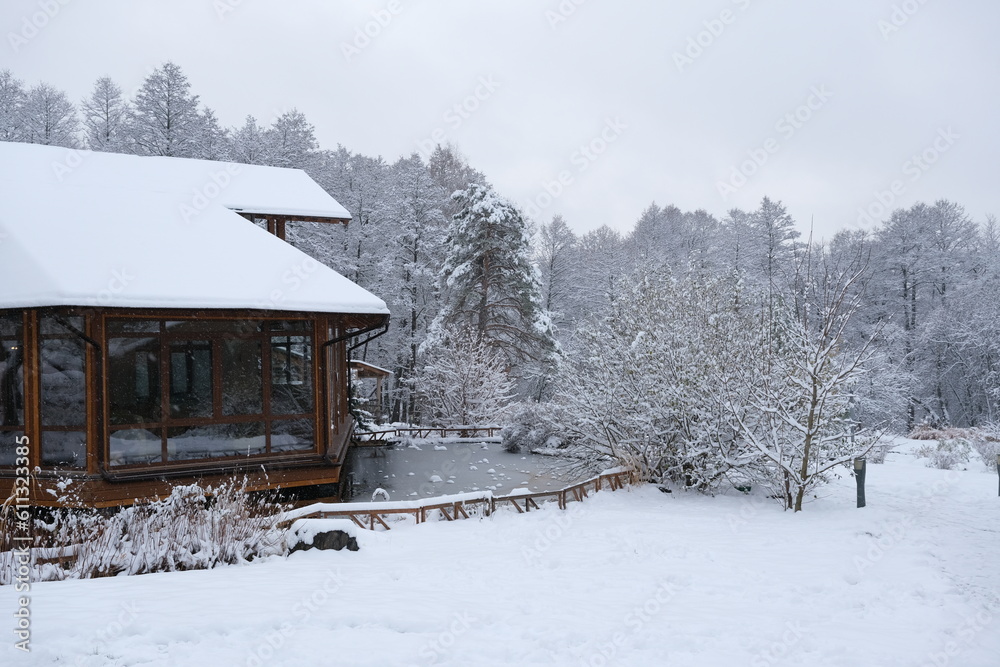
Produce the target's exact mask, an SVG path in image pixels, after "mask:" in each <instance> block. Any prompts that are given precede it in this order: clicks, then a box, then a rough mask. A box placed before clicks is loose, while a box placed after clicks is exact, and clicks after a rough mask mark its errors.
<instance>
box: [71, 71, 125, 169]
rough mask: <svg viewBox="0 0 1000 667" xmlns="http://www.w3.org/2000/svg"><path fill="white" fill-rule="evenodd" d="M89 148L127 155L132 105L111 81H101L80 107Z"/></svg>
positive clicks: (105, 79) (105, 78) (104, 78)
mask: <svg viewBox="0 0 1000 667" xmlns="http://www.w3.org/2000/svg"><path fill="white" fill-rule="evenodd" d="M80 111H81V114H82V115H83V132H84V137H85V139H86V142H87V148H88V149H90V150H92V151H103V152H108V153H122V152H126V140H127V125H126V123H127V121H128V114H129V106H128V102H127V101H126V100H125V98H124V97H123V96H122V89H121V88H120V87H119V86H118V85H117V84H116V83H115V82H114V81H112V80H111V78H110V77H106V76H105V77H101V78H100V79H98V80H97V81H96V82H95V83H94V90H93V91H92V92H91V93H90V95H89V96H88V97H86V98H84V100H83V102H82V103H81V104H80Z"/></svg>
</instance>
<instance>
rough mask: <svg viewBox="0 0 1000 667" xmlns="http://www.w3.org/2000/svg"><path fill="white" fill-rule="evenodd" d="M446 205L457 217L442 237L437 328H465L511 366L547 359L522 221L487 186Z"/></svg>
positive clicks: (547, 333)
mask: <svg viewBox="0 0 1000 667" xmlns="http://www.w3.org/2000/svg"><path fill="white" fill-rule="evenodd" d="M452 199H453V200H454V201H455V203H456V204H457V205H458V207H459V212H458V213H457V214H455V217H454V219H453V221H452V224H451V226H450V229H449V234H448V257H447V260H446V261H445V264H444V267H443V272H442V273H443V291H444V295H445V296H444V298H445V301H444V307H443V309H442V312H441V314H440V315H439V316H438V320H437V322H436V325H437V328H438V329H439V331H440V329H449V330H458V329H462V328H469V329H471V330H473V331H475V332H477V334H478V335H479V336H480V337H481V338H482V339H483V340H484V341H486V342H488V343H489V344H490V345H493V346H495V347H497V348H498V349H500V350H501V351H502V352H503V353H504V355H505V356H506V358H507V359H508V361H509V363H511V364H512V365H517V364H521V363H524V362H527V361H529V360H530V361H534V362H547V361H550V355H551V353H552V349H553V339H552V333H551V326H550V324H549V321H548V315H547V313H545V312H544V311H543V309H542V307H541V305H540V302H539V285H538V279H537V276H536V273H535V268H534V267H533V266H532V265H531V261H530V239H529V238H528V225H527V222H526V221H525V220H524V218H523V217H522V215H521V213H520V212H519V211H518V210H517V208H515V207H514V205H513V204H511V203H510V202H509V201H507V200H505V199H503V198H502V197H500V196H499V195H498V194H497V193H496V192H494V190H493V189H492V188H490V187H486V186H482V185H479V184H475V183H474V184H472V185H470V186H469V188H468V189H466V190H462V191H459V192H456V193H455V194H454V195H452ZM522 377H523V375H522Z"/></svg>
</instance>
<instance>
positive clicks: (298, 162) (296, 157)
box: [268, 109, 319, 171]
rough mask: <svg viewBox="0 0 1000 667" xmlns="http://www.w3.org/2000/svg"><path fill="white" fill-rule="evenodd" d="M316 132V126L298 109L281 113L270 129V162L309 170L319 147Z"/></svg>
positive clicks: (277, 165)
mask: <svg viewBox="0 0 1000 667" xmlns="http://www.w3.org/2000/svg"><path fill="white" fill-rule="evenodd" d="M315 134H316V131H315V128H313V126H312V124H311V123H310V122H309V121H308V120H306V117H305V114H303V113H302V112H301V111H299V110H298V109H291V110H290V111H286V112H285V113H283V114H281V115H280V116H278V117H277V118H276V119H275V120H274V123H273V124H272V125H271V127H270V128H269V130H268V139H269V141H270V148H271V161H270V163H269V164H271V165H272V166H275V167H290V168H292V169H306V170H307V171H308V169H309V167H310V166H311V164H312V160H313V158H314V154H315V151H316V149H317V148H318V147H319V144H318V143H317V142H316V136H315Z"/></svg>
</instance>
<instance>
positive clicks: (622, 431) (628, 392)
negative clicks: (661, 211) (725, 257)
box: [553, 271, 751, 489]
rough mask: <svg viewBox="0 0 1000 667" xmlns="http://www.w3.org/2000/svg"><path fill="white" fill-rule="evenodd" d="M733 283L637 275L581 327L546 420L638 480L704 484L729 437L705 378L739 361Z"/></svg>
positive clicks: (746, 323)
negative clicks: (603, 313)
mask: <svg viewBox="0 0 1000 667" xmlns="http://www.w3.org/2000/svg"><path fill="white" fill-rule="evenodd" d="M738 299H739V290H738V288H737V289H734V286H733V285H731V284H727V283H726V282H725V281H719V280H710V279H706V280H694V279H687V280H676V279H675V278H673V277H672V276H671V275H670V274H669V273H667V272H665V271H658V272H654V273H650V274H647V275H644V276H641V277H639V278H638V279H636V280H634V281H632V282H630V283H628V284H625V285H623V286H622V288H621V289H620V290H619V293H618V294H617V295H616V300H615V302H614V304H613V306H612V310H611V312H610V313H609V314H608V315H607V316H606V317H605V318H603V319H601V320H599V321H595V322H591V323H589V324H585V325H581V327H580V329H579V330H578V332H577V337H578V343H577V346H576V348H575V349H572V350H571V351H570V354H569V355H568V359H567V361H566V363H565V364H564V367H563V370H562V373H561V375H560V376H559V378H558V380H557V389H556V398H555V400H554V404H555V408H556V412H555V417H554V420H553V421H554V422H556V423H559V424H562V425H563V428H564V429H565V430H566V435H567V436H568V437H569V438H570V439H572V440H573V441H574V442H575V443H577V444H578V445H579V446H581V447H585V448H588V449H589V450H590V451H591V452H592V454H593V457H594V458H595V465H596V466H597V467H600V466H602V465H606V463H607V462H609V461H611V462H615V463H617V464H619V465H622V466H626V467H629V468H631V469H634V470H635V471H636V472H637V474H638V475H639V477H640V478H641V479H645V480H648V481H652V482H658V483H662V482H668V481H669V482H675V483H679V484H681V485H683V486H685V487H689V488H698V489H710V488H713V487H714V486H716V485H717V484H719V483H720V482H722V481H723V480H724V475H725V473H726V472H727V471H728V470H729V469H730V468H731V467H732V460H730V459H729V458H728V457H727V454H726V452H724V451H723V450H722V449H721V448H720V447H719V446H718V445H719V442H720V441H729V442H732V441H733V435H732V432H731V431H729V432H727V431H726V428H725V426H726V413H725V410H724V405H723V403H722V402H721V401H720V393H719V392H718V391H717V389H718V384H717V383H716V382H715V381H714V378H716V377H718V376H719V375H721V374H722V373H724V372H725V369H726V368H727V367H731V366H733V365H737V364H739V363H741V361H740V356H741V355H742V354H744V353H745V350H744V348H742V347H741V346H740V345H739V344H736V343H734V341H738V340H741V339H743V338H745V336H743V335H742V332H743V330H745V329H746V328H748V327H750V326H751V322H750V320H749V318H748V317H746V314H745V313H744V312H743V311H741V310H740V308H739V307H738Z"/></svg>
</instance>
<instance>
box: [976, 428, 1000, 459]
mask: <svg viewBox="0 0 1000 667" xmlns="http://www.w3.org/2000/svg"><path fill="white" fill-rule="evenodd" d="M970 443H971V445H972V448H973V449H974V450H975V451H976V454H978V455H979V458H981V459H982V460H983V463H984V464H986V467H987V468H989V469H990V470H996V469H997V455H998V454H1000V427H997V426H996V425H994V426H990V427H988V428H984V429H982V432H981V433H980V434H979V435H978V436H977V437H973V438H971V440H970Z"/></svg>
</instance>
